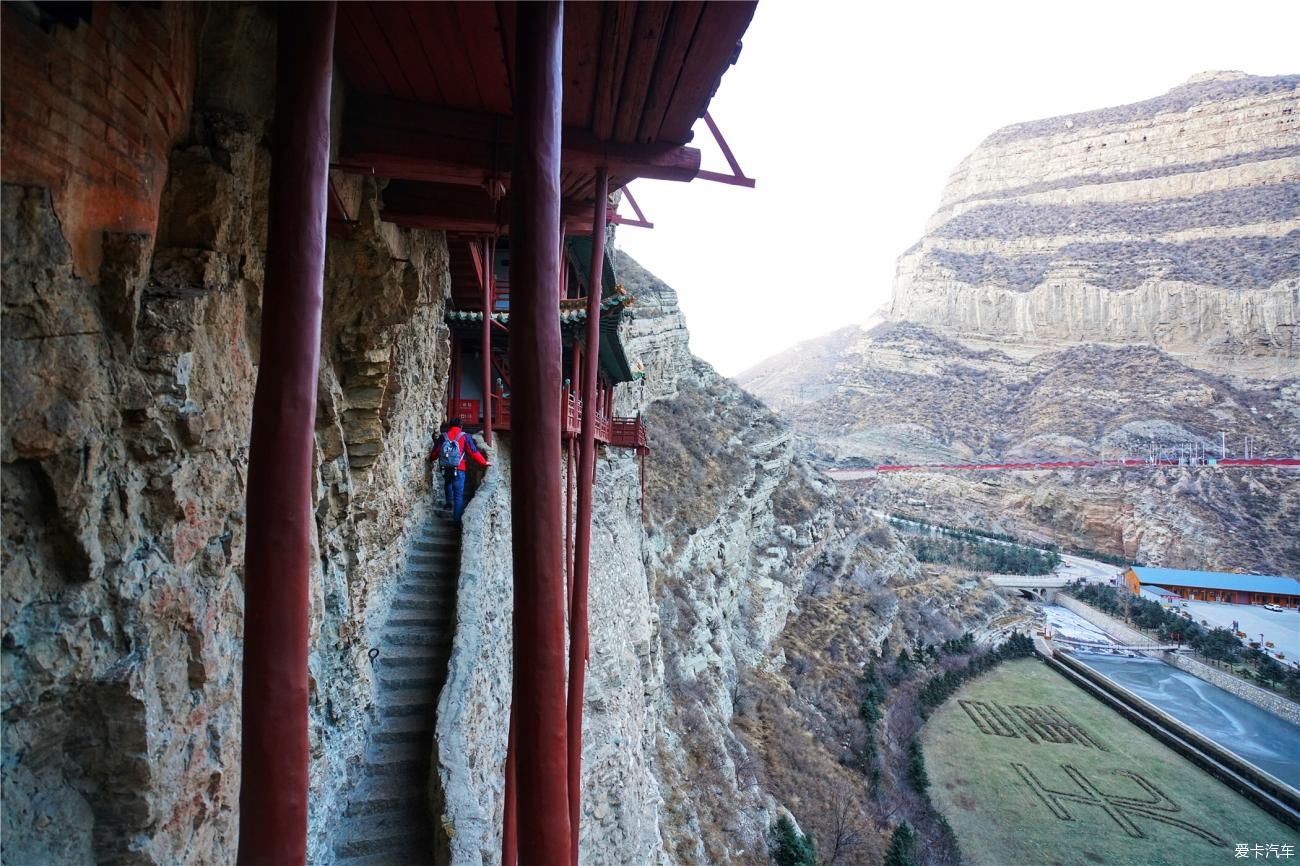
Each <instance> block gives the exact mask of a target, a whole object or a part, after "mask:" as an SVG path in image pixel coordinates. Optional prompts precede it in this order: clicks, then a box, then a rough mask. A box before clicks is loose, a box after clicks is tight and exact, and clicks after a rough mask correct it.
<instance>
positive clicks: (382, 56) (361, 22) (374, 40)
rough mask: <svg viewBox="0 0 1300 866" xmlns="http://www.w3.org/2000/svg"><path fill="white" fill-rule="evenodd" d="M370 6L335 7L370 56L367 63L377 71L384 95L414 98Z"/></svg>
mask: <svg viewBox="0 0 1300 866" xmlns="http://www.w3.org/2000/svg"><path fill="white" fill-rule="evenodd" d="M370 7H371V4H370V3H344V4H342V5H341V6H340V7H339V8H340V11H341V12H342V13H343V17H344V18H346V19H347V20H348V21H349V22H350V23H351V25H352V31H353V32H354V33H355V34H356V37H357V39H358V40H359V41H360V42H361V44H362V45H363V46H364V47H365V50H366V51H367V52H368V53H369V54H370V60H371V62H372V63H374V65H375V67H376V68H377V69H378V70H379V72H380V75H381V77H382V79H383V81H384V84H385V88H386V90H387V92H388V93H391V94H393V95H394V96H396V97H398V98H400V99H415V98H416V95H415V88H413V87H412V86H411V84H410V82H409V81H407V80H406V74H405V73H404V72H402V67H401V64H400V63H399V62H398V60H397V57H396V56H395V55H394V53H393V47H392V45H391V43H389V41H388V36H387V35H385V33H384V29H383V27H382V26H381V25H380V23H379V21H378V19H376V18H375V13H374V10H373V9H371V8H370ZM336 41H337V40H336Z"/></svg>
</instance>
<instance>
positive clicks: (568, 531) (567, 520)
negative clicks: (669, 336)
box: [564, 346, 578, 604]
mask: <svg viewBox="0 0 1300 866" xmlns="http://www.w3.org/2000/svg"><path fill="white" fill-rule="evenodd" d="M574 348H577V347H576V346H575V347H574ZM565 454H566V456H567V458H568V459H567V460H566V461H565V464H564V470H565V471H564V571H565V574H567V575H568V577H569V592H568V594H567V595H566V596H565V598H566V599H568V600H569V603H570V604H572V600H573V476H574V475H575V474H576V472H577V466H576V465H575V464H576V463H577V462H578V449H577V447H576V446H575V443H574V441H573V440H572V439H569V440H567V441H566V442H565Z"/></svg>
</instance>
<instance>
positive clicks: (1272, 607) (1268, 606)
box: [1264, 604, 1282, 612]
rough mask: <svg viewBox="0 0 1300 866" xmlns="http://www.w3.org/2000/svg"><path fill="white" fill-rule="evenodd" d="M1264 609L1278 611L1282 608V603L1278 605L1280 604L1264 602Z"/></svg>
mask: <svg viewBox="0 0 1300 866" xmlns="http://www.w3.org/2000/svg"><path fill="white" fill-rule="evenodd" d="M1264 610H1276V611H1279V612H1280V611H1281V610H1282V605H1280V604H1266V605H1264Z"/></svg>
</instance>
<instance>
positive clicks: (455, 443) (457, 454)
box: [438, 432, 465, 469]
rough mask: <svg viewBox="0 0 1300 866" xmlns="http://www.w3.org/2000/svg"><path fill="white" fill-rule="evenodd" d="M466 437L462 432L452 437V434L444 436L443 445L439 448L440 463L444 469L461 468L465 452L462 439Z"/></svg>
mask: <svg viewBox="0 0 1300 866" xmlns="http://www.w3.org/2000/svg"><path fill="white" fill-rule="evenodd" d="M463 438H465V434H464V433H463V432H462V433H460V434H458V435H457V436H456V438H455V439H452V438H451V437H450V436H443V437H442V447H441V448H439V449H438V465H439V466H441V467H442V468H443V469H459V468H460V461H461V460H463V459H464V457H465V452H464V449H463V448H462V447H461V444H460V442H461V439H463Z"/></svg>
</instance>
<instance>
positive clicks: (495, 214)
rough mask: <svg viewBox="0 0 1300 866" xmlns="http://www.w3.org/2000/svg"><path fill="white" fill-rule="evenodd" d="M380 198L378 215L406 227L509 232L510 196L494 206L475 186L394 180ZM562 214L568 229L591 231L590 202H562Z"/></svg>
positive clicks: (477, 232)
mask: <svg viewBox="0 0 1300 866" xmlns="http://www.w3.org/2000/svg"><path fill="white" fill-rule="evenodd" d="M383 198H384V204H383V210H382V212H381V213H380V216H381V218H382V219H383V220H384V221H386V222H391V223H395V224H396V225H399V226H403V227H405V228H422V229H430V230H435V231H447V232H468V233H474V234H498V233H499V234H508V233H509V220H510V198H509V196H507V197H506V198H505V199H503V200H502V202H501V205H500V207H497V205H496V203H494V202H493V201H492V199H491V198H490V197H489V196H488V194H487V193H486V192H484V191H483V190H482V189H480V188H478V187H470V186H461V185H457V184H444V183H415V182H409V181H407V182H394V183H391V184H389V185H388V188H387V189H385V190H384V194H383ZM561 213H562V216H563V218H564V225H565V228H566V230H567V231H570V232H590V231H591V226H592V223H593V221H594V219H595V213H594V208H593V206H592V203H591V202H577V201H565V202H564V203H563V207H562V211H561Z"/></svg>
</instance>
